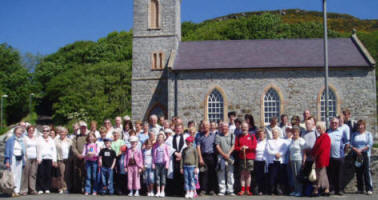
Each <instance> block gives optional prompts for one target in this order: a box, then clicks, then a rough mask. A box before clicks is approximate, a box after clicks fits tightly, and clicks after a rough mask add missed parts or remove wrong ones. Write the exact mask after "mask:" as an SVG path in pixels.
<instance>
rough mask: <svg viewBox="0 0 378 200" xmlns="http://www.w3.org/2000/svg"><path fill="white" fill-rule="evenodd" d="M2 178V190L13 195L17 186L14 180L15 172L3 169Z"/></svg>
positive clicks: (0, 186)
mask: <svg viewBox="0 0 378 200" xmlns="http://www.w3.org/2000/svg"><path fill="white" fill-rule="evenodd" d="M1 174H2V176H1V178H0V191H1V192H2V193H4V194H9V195H11V194H12V193H13V190H14V188H16V186H15V184H14V180H13V174H12V172H11V171H10V170H8V169H6V170H3V171H2V173H1Z"/></svg>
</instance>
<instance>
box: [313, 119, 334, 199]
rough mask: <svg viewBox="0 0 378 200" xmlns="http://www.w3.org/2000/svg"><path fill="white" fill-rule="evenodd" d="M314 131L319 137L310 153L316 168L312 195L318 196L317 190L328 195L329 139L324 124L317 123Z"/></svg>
mask: <svg viewBox="0 0 378 200" xmlns="http://www.w3.org/2000/svg"><path fill="white" fill-rule="evenodd" d="M316 130H317V132H318V133H320V136H319V137H318V138H317V139H316V142H315V145H314V147H313V148H312V152H311V155H312V156H313V158H314V161H315V166H316V169H315V171H316V186H315V188H314V192H313V193H314V195H318V193H319V189H324V195H329V182H328V175H327V167H328V165H329V159H330V152H331V139H330V137H329V136H328V134H327V132H326V127H325V124H324V122H317V123H316Z"/></svg>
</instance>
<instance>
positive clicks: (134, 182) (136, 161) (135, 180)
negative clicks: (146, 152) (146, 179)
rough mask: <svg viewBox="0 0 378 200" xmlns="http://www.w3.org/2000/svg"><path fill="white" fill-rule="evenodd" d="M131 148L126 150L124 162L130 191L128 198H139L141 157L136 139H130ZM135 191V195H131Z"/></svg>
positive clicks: (134, 137) (132, 137)
mask: <svg viewBox="0 0 378 200" xmlns="http://www.w3.org/2000/svg"><path fill="white" fill-rule="evenodd" d="M130 143H131V148H129V149H128V150H127V156H126V160H125V166H124V167H125V168H126V171H127V173H128V178H127V181H128V183H127V184H128V188H129V190H130V193H129V196H130V197H131V196H133V195H134V196H136V197H137V196H139V190H140V173H141V172H142V169H143V156H142V152H141V151H140V149H139V148H138V137H136V136H131V137H130ZM134 191H135V193H133V192H134Z"/></svg>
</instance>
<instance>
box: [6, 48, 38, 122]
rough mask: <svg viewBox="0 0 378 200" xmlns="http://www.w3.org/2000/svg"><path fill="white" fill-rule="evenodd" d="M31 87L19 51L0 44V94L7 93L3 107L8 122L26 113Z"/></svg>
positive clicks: (29, 78)
mask: <svg viewBox="0 0 378 200" xmlns="http://www.w3.org/2000/svg"><path fill="white" fill-rule="evenodd" d="M33 89H34V87H33V86H32V84H31V74H29V73H28V70H27V69H26V68H24V67H23V66H22V64H21V57H20V54H19V52H18V51H17V50H15V49H13V48H12V47H11V46H9V45H7V44H0V94H1V95H3V94H7V95H8V98H7V99H6V104H5V107H4V108H5V111H6V112H5V113H4V116H5V119H6V120H7V122H8V123H15V122H18V121H19V120H21V119H22V118H23V117H24V116H25V115H26V114H27V113H28V111H29V109H28V102H27V101H28V97H29V94H30V93H31V92H32V91H33Z"/></svg>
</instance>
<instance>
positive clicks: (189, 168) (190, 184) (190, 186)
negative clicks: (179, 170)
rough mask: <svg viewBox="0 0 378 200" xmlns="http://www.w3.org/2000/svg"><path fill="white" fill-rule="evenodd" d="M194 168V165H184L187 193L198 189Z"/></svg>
mask: <svg viewBox="0 0 378 200" xmlns="http://www.w3.org/2000/svg"><path fill="white" fill-rule="evenodd" d="M194 168H195V166H194V165H184V178H185V191H189V190H195V189H196V182H195V179H194ZM213 178H215V177H213Z"/></svg>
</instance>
